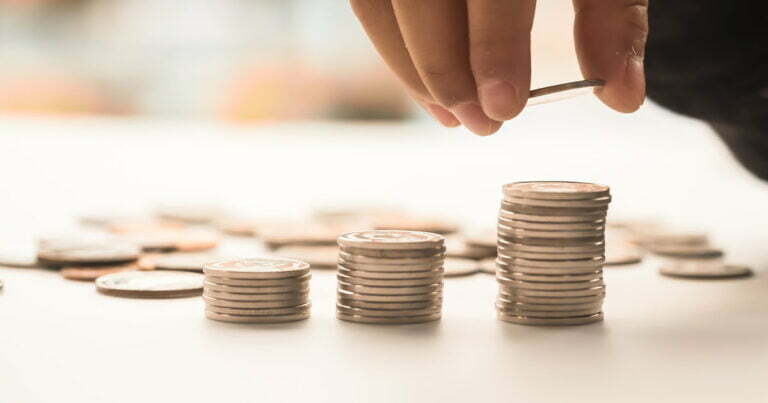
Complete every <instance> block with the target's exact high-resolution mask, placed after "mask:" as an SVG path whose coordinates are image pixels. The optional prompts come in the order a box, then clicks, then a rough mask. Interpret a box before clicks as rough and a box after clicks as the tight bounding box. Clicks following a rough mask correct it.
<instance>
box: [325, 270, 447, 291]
mask: <svg viewBox="0 0 768 403" xmlns="http://www.w3.org/2000/svg"><path fill="white" fill-rule="evenodd" d="M336 277H337V278H338V280H339V281H341V282H344V283H347V284H354V285H365V286H374V287H401V286H403V287H414V286H422V285H429V284H435V283H439V282H441V281H442V278H443V277H442V276H441V275H438V276H435V277H425V278H409V279H400V280H392V279H389V280H387V279H369V278H364V277H355V276H348V275H346V274H344V273H341V272H339V273H338V274H337V275H336Z"/></svg>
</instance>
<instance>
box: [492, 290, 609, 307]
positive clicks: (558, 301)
mask: <svg viewBox="0 0 768 403" xmlns="http://www.w3.org/2000/svg"><path fill="white" fill-rule="evenodd" d="M603 299H605V293H602V294H597V295H588V296H586V297H531V296H527V295H515V296H510V295H508V294H504V293H503V292H502V293H499V296H498V298H497V301H498V302H503V303H524V304H536V305H544V304H553V305H567V304H589V303H601V304H602V301H603Z"/></svg>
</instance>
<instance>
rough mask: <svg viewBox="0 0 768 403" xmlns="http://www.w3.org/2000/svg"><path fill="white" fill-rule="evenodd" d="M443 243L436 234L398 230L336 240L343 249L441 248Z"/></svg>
mask: <svg viewBox="0 0 768 403" xmlns="http://www.w3.org/2000/svg"><path fill="white" fill-rule="evenodd" d="M444 242H445V238H443V237H442V236H440V235H438V234H432V233H428V232H418V231H398V230H374V231H362V232H350V233H346V234H343V235H341V236H340V237H339V239H338V243H339V246H341V247H345V248H368V249H396V250H404V249H431V248H442V247H443V245H444Z"/></svg>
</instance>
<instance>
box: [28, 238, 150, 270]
mask: <svg viewBox="0 0 768 403" xmlns="http://www.w3.org/2000/svg"><path fill="white" fill-rule="evenodd" d="M138 257H139V248H138V247H137V246H136V245H134V244H130V243H126V242H75V243H72V244H70V245H64V244H59V245H58V246H57V245H50V244H49V245H48V246H46V247H43V248H41V249H40V250H38V251H37V260H38V262H39V263H40V264H42V265H44V266H71V265H100V264H109V263H129V262H133V261H135V260H136V259H138Z"/></svg>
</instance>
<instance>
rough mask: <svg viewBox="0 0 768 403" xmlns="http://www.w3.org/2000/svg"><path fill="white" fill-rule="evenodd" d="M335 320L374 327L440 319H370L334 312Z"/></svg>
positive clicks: (422, 317)
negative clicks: (374, 325) (373, 325)
mask: <svg viewBox="0 0 768 403" xmlns="http://www.w3.org/2000/svg"><path fill="white" fill-rule="evenodd" d="M336 318H338V319H341V320H344V321H347V322H357V323H368V324H376V325H405V324H414V323H424V322H432V321H436V320H439V319H440V313H434V314H430V315H420V316H404V317H399V318H384V317H370V316H362V315H350V314H346V313H342V312H336Z"/></svg>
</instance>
